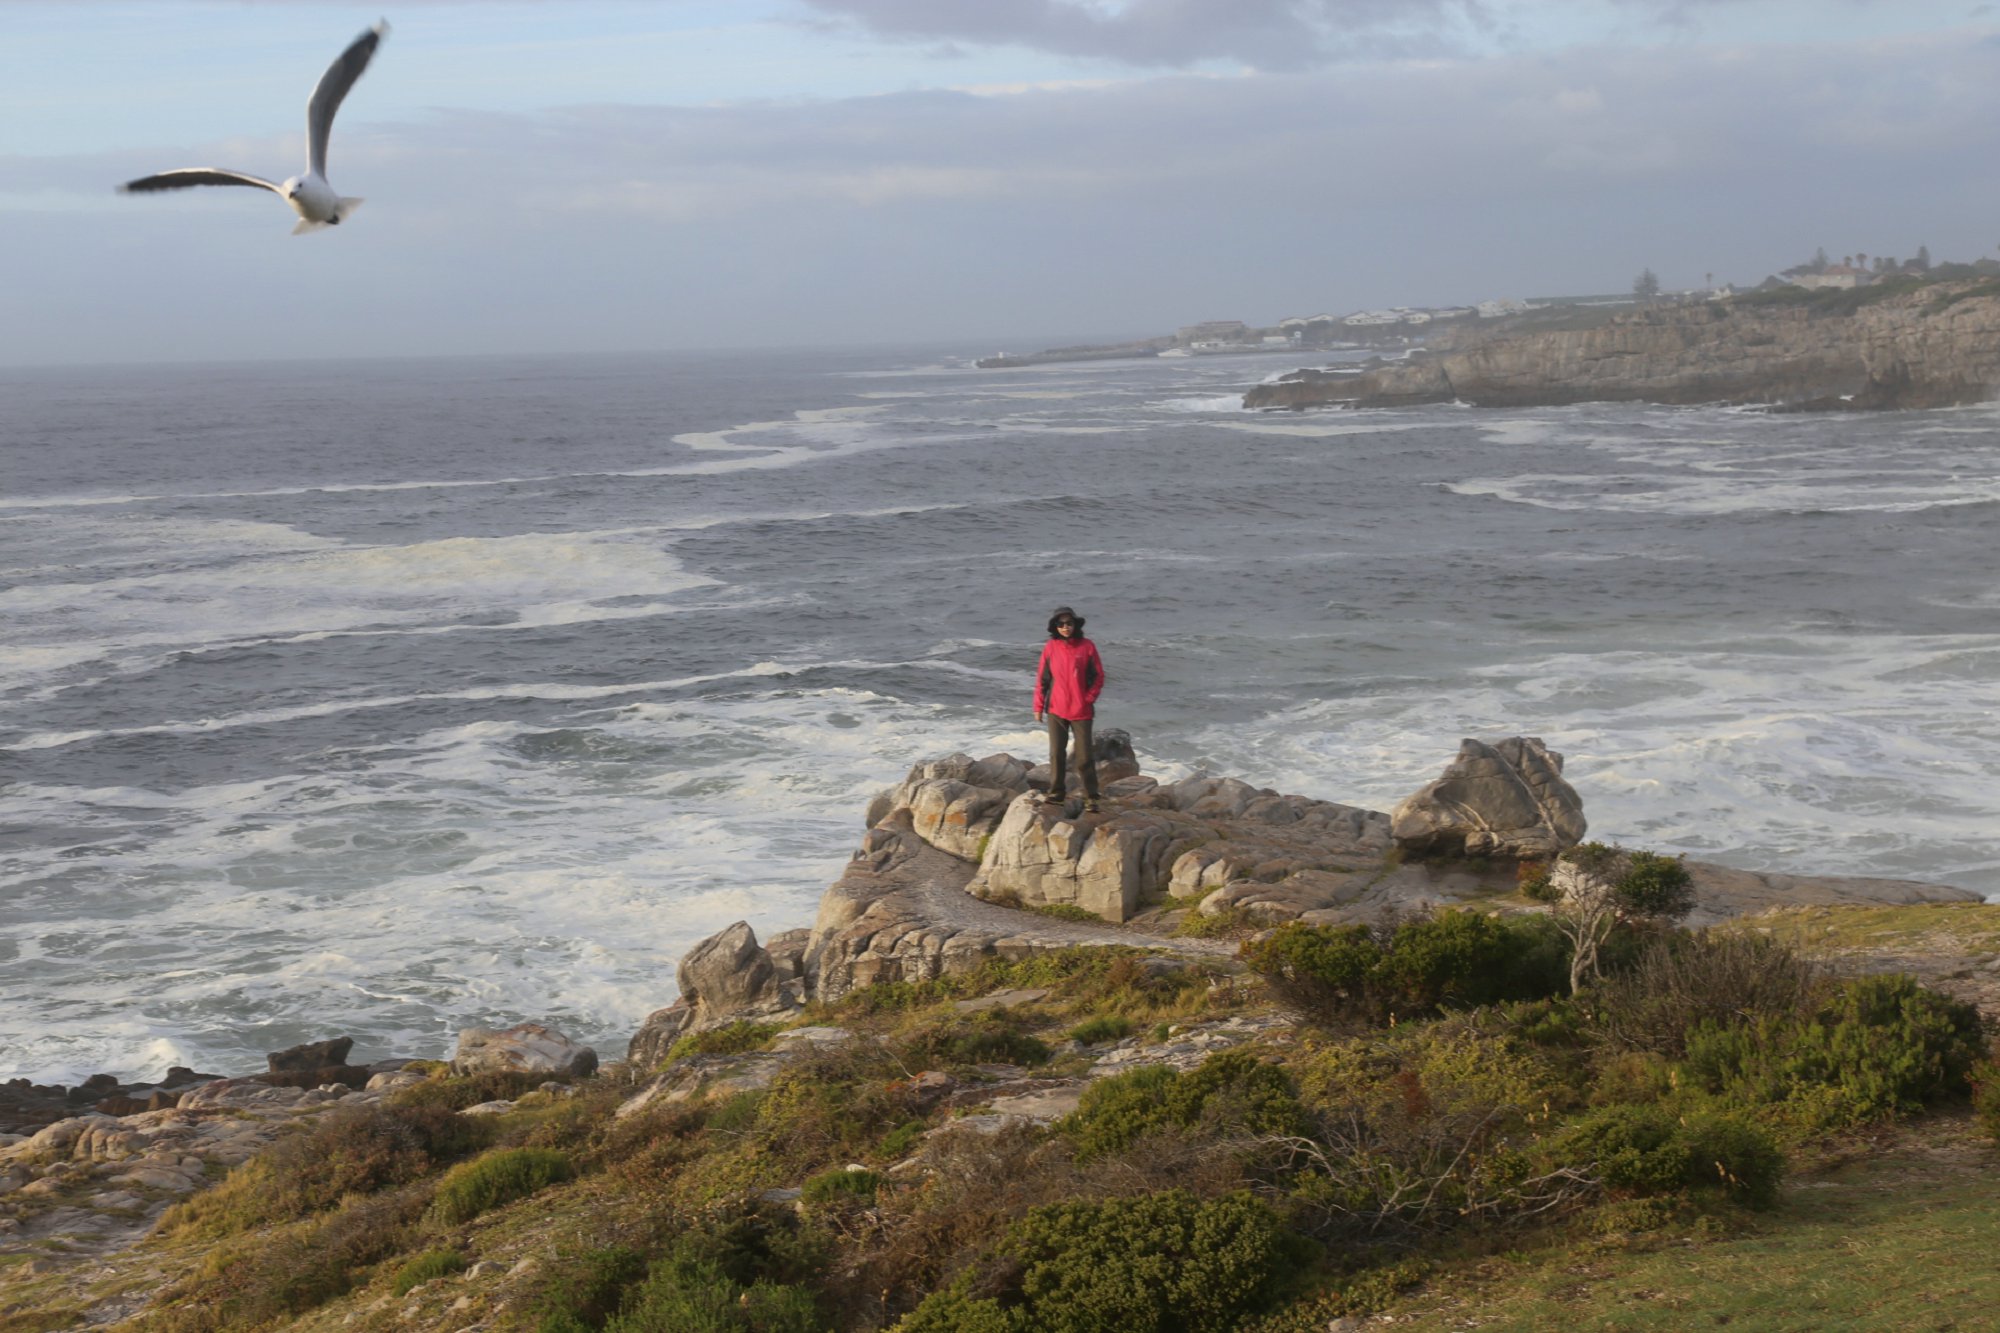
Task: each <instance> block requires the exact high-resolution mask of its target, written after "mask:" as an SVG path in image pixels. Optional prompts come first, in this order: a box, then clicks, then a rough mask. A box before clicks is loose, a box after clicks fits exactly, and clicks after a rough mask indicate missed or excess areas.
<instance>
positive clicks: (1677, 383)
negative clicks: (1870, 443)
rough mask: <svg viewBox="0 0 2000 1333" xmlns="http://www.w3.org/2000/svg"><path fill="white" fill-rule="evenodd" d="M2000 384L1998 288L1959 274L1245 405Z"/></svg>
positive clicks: (1302, 388)
mask: <svg viewBox="0 0 2000 1333" xmlns="http://www.w3.org/2000/svg"><path fill="white" fill-rule="evenodd" d="M1996 385H2000V292H1996V290H1995V289H1994V286H1993V284H1991V283H1988V282H1984V281H1979V280H1973V281H1967V282H1955V283H1929V284H1924V285H1921V286H1917V287H1915V288H1913V289H1899V288H1895V287H1889V288H1883V289H1880V290H1877V289H1868V288H1863V289H1859V290H1857V291H1852V292H1822V293H1818V294H1817V295H1815V296H1813V297H1811V298H1801V299H1798V300H1795V301H1772V300H1770V299H1767V298H1760V297H1748V298H1737V299H1735V300H1723V301H1705V302H1702V303H1699V304H1695V305H1671V306H1660V307H1656V308H1651V309H1642V310H1637V311H1633V312H1630V313H1626V314H1621V315H1618V316H1616V317H1614V318H1612V319H1611V320H1609V321H1608V322H1607V323H1604V324H1601V325H1599V326H1597V327H1591V328H1564V329H1554V330H1546V331H1540V332H1535V331H1521V332H1509V331H1508V330H1506V329H1504V328H1502V329H1498V330H1480V329H1470V328H1468V329H1463V330H1454V331H1450V332H1447V333H1445V334H1443V335H1441V336H1440V337H1439V338H1438V339H1437V340H1435V341H1434V342H1433V343H1432V344H1431V346H1430V348H1429V350H1428V353H1427V354H1425V355H1420V356H1413V357H1412V358H1410V359H1409V360H1408V361H1405V362H1401V363H1397V364H1393V365H1388V366H1382V367H1379V368H1376V369H1372V370H1365V371H1363V372H1361V373H1359V374H1343V373H1335V372H1327V371H1318V370H1301V371H1298V372H1296V373H1295V374H1293V375H1290V376H1287V377H1285V378H1284V379H1282V380H1279V381H1276V382H1273V383H1270V384H1260V385H1258V386H1257V387H1255V388H1253V389H1252V390H1250V392H1249V393H1248V394H1246V395H1245V396H1244V399H1243V405H1244V406H1245V407H1246V408H1292V409H1302V408H1307V407H1322V406H1341V407H1404V406H1414V405H1417V404H1423V403H1448V402H1463V403H1468V404H1471V405H1472V406H1475V407H1546V406H1558V405H1563V404H1568V403H1582V402H1648V403H1668V404H1674V403H1688V404H1692V403H1730V404H1762V405H1770V406H1775V407H1782V408H1787V409H1792V410H1863V409H1871V408H1924V407H1951V406H1956V405H1959V404H1962V403H1975V402H1984V401H1986V400H1987V399H1989V398H1991V397H1993V395H1994V389H1995V386H1996Z"/></svg>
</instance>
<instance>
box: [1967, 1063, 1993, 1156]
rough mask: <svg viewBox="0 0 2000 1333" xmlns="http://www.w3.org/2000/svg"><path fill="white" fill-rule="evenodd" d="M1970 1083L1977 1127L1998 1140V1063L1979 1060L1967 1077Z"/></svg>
mask: <svg viewBox="0 0 2000 1333" xmlns="http://www.w3.org/2000/svg"><path fill="white" fill-rule="evenodd" d="M1968 1077H1969V1079H1970V1081H1971V1083H1972V1113H1973V1114H1974V1115H1975V1116H1977V1117H1978V1118H1979V1127H1980V1128H1981V1129H1983V1130H1985V1131H1986V1133H1987V1135H1988V1136H1989V1137H1991V1138H1994V1139H2000V1062H1996V1061H1994V1060H1990V1059H1989V1060H1981V1061H1980V1062H1979V1063H1978V1064H1976V1065H1974V1066H1973V1067H1972V1073H1971V1074H1970V1075H1969V1076H1968Z"/></svg>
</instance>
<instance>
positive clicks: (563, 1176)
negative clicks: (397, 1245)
mask: <svg viewBox="0 0 2000 1333" xmlns="http://www.w3.org/2000/svg"><path fill="white" fill-rule="evenodd" d="M570 1174H571V1172H570V1161H569V1154H567V1153H562V1152H557V1151H556V1150H555V1149H553V1148H506V1149H502V1150H501V1151H499V1152H495V1153H488V1154H487V1155H486V1156H484V1157H481V1158H479V1159H478V1160H476V1161H471V1162H466V1163H464V1164H463V1165H461V1166H455V1167H453V1168H452V1169H451V1170H450V1171H448V1172H446V1173H445V1177H444V1179H443V1180H441V1181H439V1182H438V1188H437V1196H436V1198H435V1199H434V1200H433V1201H432V1203H431V1211H430V1217H431V1220H433V1221H435V1222H440V1223H442V1224H443V1225H445V1226H456V1225H458V1224H459V1223H461V1222H470V1221H471V1220H472V1219H473V1218H475V1217H477V1216H479V1215H480V1214H481V1213H483V1212H486V1211H487V1210H488V1209H491V1208H498V1207H499V1206H500V1205H502V1204H505V1203H512V1202H513V1201H514V1200H516V1199H525V1198H527V1197H528V1196H529V1195H530V1194H533V1193H535V1192H536V1191H537V1190H540V1189H542V1188H544V1187H546V1186H549V1185H553V1184H555V1183H556V1182H557V1181H560V1180H568V1179H569V1178H570Z"/></svg>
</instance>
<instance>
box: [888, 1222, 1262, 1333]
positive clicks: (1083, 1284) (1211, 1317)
mask: <svg viewBox="0 0 2000 1333" xmlns="http://www.w3.org/2000/svg"><path fill="white" fill-rule="evenodd" d="M1300 1257H1301V1255H1300V1244H1299V1242H1298V1240H1297V1239H1296V1238H1295V1237H1292V1236H1290V1235H1289V1234H1288V1233H1287V1232H1286V1231H1285V1229H1284V1228H1283V1227H1282V1226H1281V1225H1280V1224H1279V1222H1278V1218H1277V1215H1276V1214H1274V1213H1273V1212H1272V1211H1271V1210H1270V1209H1269V1208H1267V1207H1265V1206H1264V1205H1263V1204H1261V1203H1258V1202H1257V1201H1256V1200H1254V1199H1252V1198H1251V1197H1250V1196H1249V1195H1247V1194H1233V1195H1229V1196H1226V1197H1224V1198H1220V1199H1214V1200H1209V1201H1206V1202H1204V1201H1202V1200H1200V1199H1198V1198H1196V1197H1195V1196H1194V1195H1193V1194H1190V1193H1188V1192H1187V1191H1185V1190H1169V1191H1166V1192H1165V1193H1161V1194H1153V1195H1146V1196H1142V1197H1139V1198H1131V1199H1107V1200H1103V1201H1101V1202H1093V1203H1064V1204H1051V1205H1047V1206H1045V1207H1041V1208H1036V1209H1034V1210H1033V1211H1031V1212H1030V1213H1029V1214H1028V1215H1027V1216H1026V1217H1025V1218H1023V1219H1022V1220H1021V1221H1020V1222H1018V1223H1016V1224H1015V1225H1014V1226H1013V1227H1012V1228H1010V1229H1009V1231H1008V1233H1007V1235H1006V1238H1005V1239H1004V1240H1003V1241H1002V1242H1001V1244H1000V1246H999V1247H998V1252H997V1253H996V1254H995V1255H994V1256H992V1259H991V1261H990V1262H989V1263H988V1264H987V1265H986V1267H985V1268H984V1269H983V1270H974V1271H973V1272H970V1273H968V1274H967V1275H966V1276H965V1277H964V1278H961V1279H960V1280H959V1281H958V1282H956V1283H954V1284H953V1285H952V1286H951V1287H950V1288H948V1289H947V1290H945V1291H943V1292H939V1293H936V1294H934V1295H932V1296H931V1297H930V1298H928V1299H927V1300H925V1301H924V1303H923V1304H922V1305H920V1306H918V1307H917V1309H916V1310H915V1311H914V1312H912V1313H911V1314H910V1315H909V1316H908V1317H907V1318H905V1319H904V1320H903V1322H902V1323H900V1324H898V1325H897V1326H896V1327H897V1329H898V1330H900V1333H1106V1331H1107V1330H1117V1331H1118V1333H1169V1331H1170V1330H1171V1331H1172V1333H1232V1331H1233V1330H1237V1329H1240V1328H1242V1326H1243V1324H1244V1322H1245V1321H1246V1320H1248V1319H1250V1318H1253V1317H1255V1316H1257V1315H1259V1314H1262V1313H1263V1312H1264V1311H1266V1310H1268V1309H1269V1308H1270V1306H1271V1305H1272V1304H1273V1303H1274V1302H1275V1300H1276V1299H1277V1297H1278V1295H1279V1294H1280V1291H1281V1289H1282V1284H1283V1282H1284V1277H1285V1274H1286V1272H1287V1271H1288V1270H1289V1269H1290V1268H1292V1267H1294V1266H1295V1265H1296V1264H1297V1263H1298V1261H1299V1259H1300Z"/></svg>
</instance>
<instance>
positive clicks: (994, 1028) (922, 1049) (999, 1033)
mask: <svg viewBox="0 0 2000 1333" xmlns="http://www.w3.org/2000/svg"><path fill="white" fill-rule="evenodd" d="M897 1055H898V1056H899V1057H900V1058H901V1059H902V1061H903V1063H904V1064H906V1065H908V1066H909V1067H910V1068H912V1069H922V1068H938V1067H941V1066H951V1065H984V1064H1010V1065H1045V1064H1047V1063H1048V1062H1049V1056H1050V1052H1049V1048H1048V1044H1047V1043H1046V1042H1044V1041H1042V1040H1041V1038H1039V1037H1034V1036H1030V1035H1029V1034H1028V1033H1026V1032H1024V1031H1022V1029H1021V1020H1019V1019H1017V1018H1015V1017H1013V1016H1012V1015H1011V1014H1008V1013H1005V1012H1003V1011H1000V1010H994V1009H989V1010H985V1011H983V1012H981V1013H976V1014H953V1015H951V1016H950V1017H948V1018H944V1019H940V1020H939V1021H937V1022H935V1023H930V1024H927V1025H925V1026H924V1027H922V1028H920V1029H918V1030H917V1031H916V1032H915V1033H914V1034H912V1035H910V1036H907V1037H905V1038H904V1039H903V1040H902V1041H900V1042H899V1043H898V1044H897Z"/></svg>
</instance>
